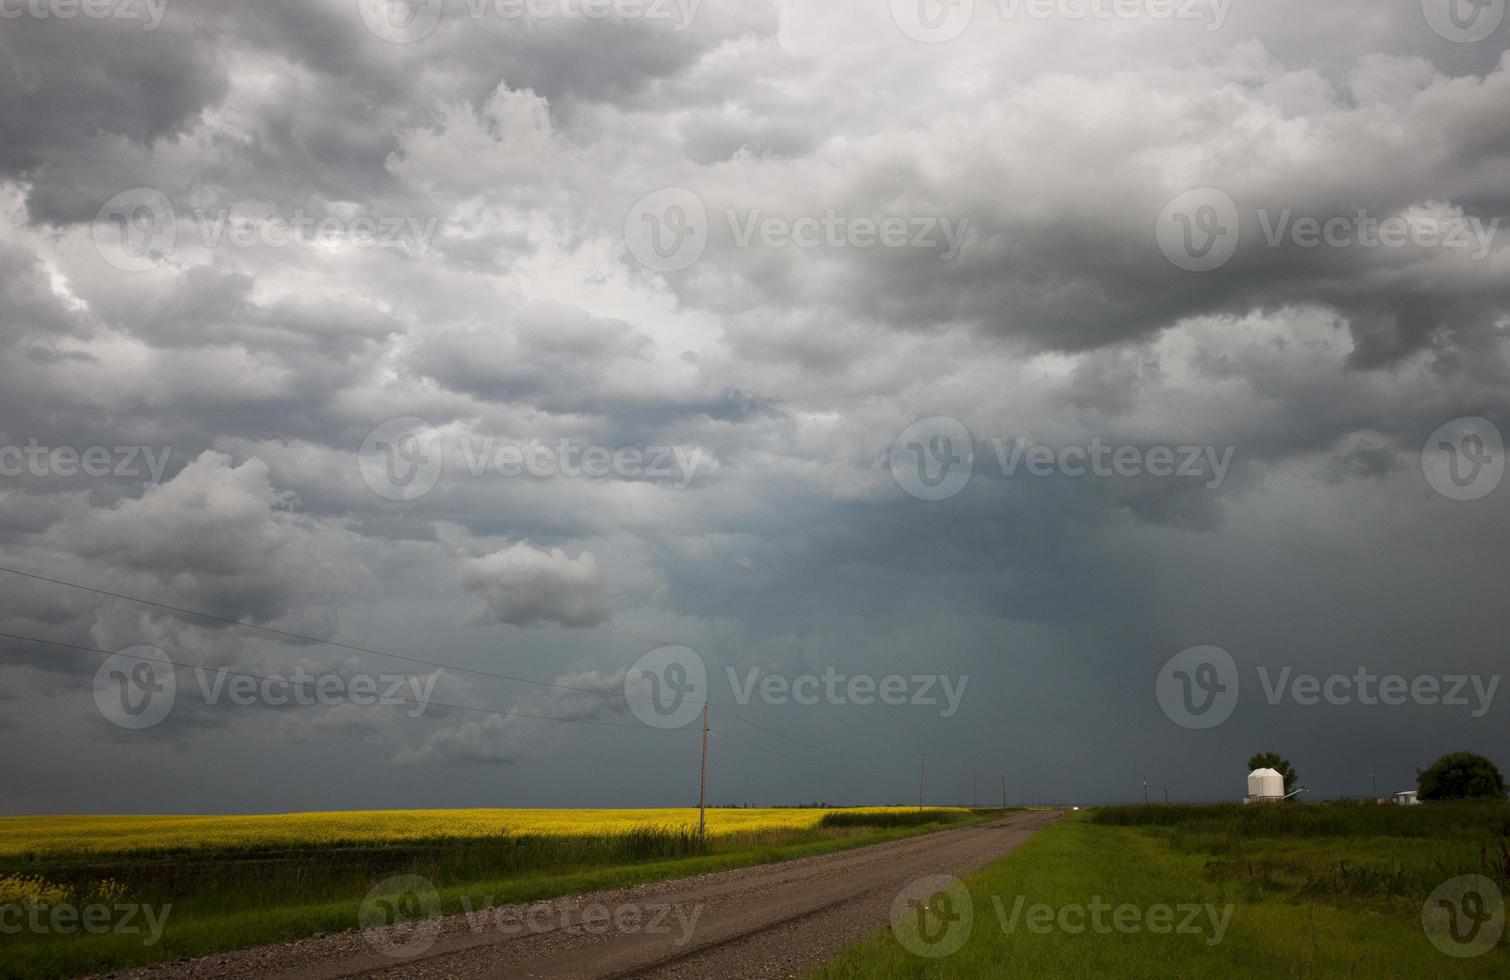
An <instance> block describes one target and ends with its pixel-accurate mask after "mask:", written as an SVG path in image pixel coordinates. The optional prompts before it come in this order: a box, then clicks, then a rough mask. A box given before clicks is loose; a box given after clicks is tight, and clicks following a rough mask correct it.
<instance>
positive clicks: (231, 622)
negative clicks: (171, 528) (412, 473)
mask: <svg viewBox="0 0 1510 980" xmlns="http://www.w3.org/2000/svg"><path fill="white" fill-rule="evenodd" d="M0 572H9V573H10V574H12V575H20V576H21V577H23V578H29V579H35V580H36V581H38V582H49V583H51V584H53V585H63V586H67V587H68V588H70V589H78V590H80V591H82V592H92V593H94V594H95V595H102V596H109V597H110V598H112V599H121V600H124V601H126V602H138V603H141V604H142V605H144V606H155V607H156V608H158V609H166V610H168V611H169V612H176V613H182V614H183V615H185V616H199V617H201V618H203V619H209V620H213V621H215V622H217V623H224V624H226V625H228V626H240V627H243V628H244V629H249V630H258V631H260V632H263V633H270V634H272V635H274V636H281V637H284V638H285V639H290V640H301V641H303V642H305V643H317V644H321V645H323V646H329V647H337V648H339V649H341V650H350V651H352V652H354V653H366V654H370V655H372V656H375V657H389V658H391V659H393V660H403V661H405V662H407V663H412V664H420V665H421V666H424V667H434V668H437V669H439V670H454V671H458V672H460V673H464V674H475V675H477V676H479V677H492V678H494V679H496V680H501V681H513V682H514V683H518V684H533V685H535V686H537V687H551V688H556V689H558V690H563V691H576V692H577V693H579V694H596V695H599V696H606V697H619V696H622V697H626V698H629V697H632V698H635V699H636V700H644V701H649V700H653V699H652V698H648V697H641V696H640V695H632V694H629V693H628V692H627V691H625V692H618V691H602V690H598V689H596V688H591V687H575V686H573V685H571V684H556V683H552V682H550V681H537V680H534V679H533V678H529V677H513V676H510V675H508V674H499V673H496V672H494V671H490V670H480V669H477V668H473V667H461V666H458V665H456V664H448V663H441V662H440V661H437V660H426V659H424V658H423V657H412V656H409V655H407V654H402V653H390V652H388V651H387V650H374V649H372V648H371V647H362V646H357V645H355V644H352V643H341V642H340V641H338V640H330V639H324V638H322V637H318V636H306V635H305V634H303V633H294V632H291V631H289V630H280V629H277V628H275V627H272V626H259V625H258V624H256V623H246V622H242V621H241V620H239V619H230V618H229V617H226V616H217V615H216V614H214V613H207V612H202V611H200V610H198V609H187V608H185V607H183V606H173V605H169V604H168V603H166V602H156V601H154V600H152V599H143V598H141V597H140V596H134V595H125V594H124V593H120V592H109V591H107V590H105V589H96V588H93V587H92V586H88V585H80V584H79V583H77V582H65V581H63V580H62V579H57V578H48V577H47V576H46V575H36V574H33V573H31V572H23V571H20V570H19V569H15V568H6V567H4V566H0Z"/></svg>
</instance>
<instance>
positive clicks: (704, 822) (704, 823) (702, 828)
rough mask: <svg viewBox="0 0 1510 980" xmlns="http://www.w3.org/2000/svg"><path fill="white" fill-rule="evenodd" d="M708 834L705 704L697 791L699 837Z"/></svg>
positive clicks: (704, 707) (706, 716)
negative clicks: (700, 776)
mask: <svg viewBox="0 0 1510 980" xmlns="http://www.w3.org/2000/svg"><path fill="white" fill-rule="evenodd" d="M707 833H708V705H707V702H704V703H703V778H702V784H701V785H700V786H699V788H698V791H697V836H699V837H704V836H706V835H707Z"/></svg>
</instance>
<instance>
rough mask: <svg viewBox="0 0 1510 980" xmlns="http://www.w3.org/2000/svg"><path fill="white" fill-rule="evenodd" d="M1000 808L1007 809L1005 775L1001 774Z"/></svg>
mask: <svg viewBox="0 0 1510 980" xmlns="http://www.w3.org/2000/svg"><path fill="white" fill-rule="evenodd" d="M1001 808H1002V809H1003V810H1005V809H1006V808H1007V774H1006V773H1002V774H1001Z"/></svg>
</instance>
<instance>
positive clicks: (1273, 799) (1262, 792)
mask: <svg viewBox="0 0 1510 980" xmlns="http://www.w3.org/2000/svg"><path fill="white" fill-rule="evenodd" d="M1284 798H1285V777H1283V776H1281V775H1280V774H1279V773H1278V772H1277V771H1276V770H1274V769H1255V770H1253V771H1252V772H1250V773H1248V802H1249V803H1278V802H1279V801H1280V800H1282V799H1284Z"/></svg>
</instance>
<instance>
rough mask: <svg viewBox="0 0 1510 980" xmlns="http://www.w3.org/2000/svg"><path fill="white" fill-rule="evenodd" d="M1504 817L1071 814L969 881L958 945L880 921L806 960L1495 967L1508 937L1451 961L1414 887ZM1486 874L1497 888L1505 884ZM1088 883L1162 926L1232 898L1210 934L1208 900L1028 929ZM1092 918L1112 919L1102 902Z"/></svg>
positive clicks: (1492, 972)
mask: <svg viewBox="0 0 1510 980" xmlns="http://www.w3.org/2000/svg"><path fill="white" fill-rule="evenodd" d="M1433 811H1435V812H1433ZM1507 817H1510V810H1507V809H1506V808H1505V807H1495V806H1489V807H1474V806H1469V807H1431V806H1426V807H1414V808H1405V807H1373V806H1363V805H1348V804H1339V805H1305V806H1302V805H1295V806H1273V807H1128V808H1112V809H1107V810H1102V811H1098V812H1092V813H1081V814H1075V815H1072V816H1070V817H1067V818H1065V819H1064V820H1062V821H1060V822H1059V823H1058V824H1056V825H1054V826H1053V827H1052V828H1050V829H1049V830H1047V831H1045V832H1043V833H1041V834H1039V835H1037V836H1036V837H1034V838H1032V839H1031V840H1029V841H1028V842H1027V843H1026V844H1024V845H1023V846H1022V847H1021V848H1019V849H1018V850H1017V851H1015V852H1014V853H1013V854H1011V855H1009V856H1007V857H1006V858H1005V859H1003V860H1002V861H999V862H997V863H996V864H994V865H992V866H991V867H990V868H988V869H986V870H985V871H983V872H981V873H980V874H977V875H975V876H973V877H971V878H970V879H968V880H967V882H966V884H967V886H968V887H969V889H970V893H971V898H972V907H973V910H974V924H973V928H972V930H971V932H970V938H969V940H968V941H967V942H966V944H965V945H964V946H963V948H961V949H960V950H959V951H958V952H955V953H953V954H952V955H949V956H947V957H944V958H940V959H928V958H924V957H921V956H918V955H915V954H914V953H911V952H908V951H907V950H906V949H904V948H903V947H902V946H901V945H900V944H899V943H898V941H897V939H896V938H895V936H894V935H893V934H892V933H891V931H890V930H887V931H885V932H883V933H881V934H879V935H878V936H876V937H875V938H873V939H872V940H870V941H868V942H866V943H865V944H863V945H861V946H859V947H857V948H856V949H854V950H851V951H850V952H848V953H846V954H844V955H842V956H840V957H838V958H837V959H835V960H834V961H833V962H831V963H829V964H828V965H827V966H826V967H825V968H824V969H822V970H820V971H819V972H818V973H817V974H815V976H816V977H820V978H822V980H841V978H842V980H858V978H878V977H887V978H894V977H900V978H944V977H948V978H956V977H959V978H967V980H968V978H973V977H980V978H998V977H1034V978H1041V977H1116V978H1123V977H1133V978H1136V977H1175V978H1179V977H1232V978H1239V980H1242V978H1254V980H1257V978H1269V977H1276V976H1278V977H1294V978H1309V977H1336V976H1346V977H1390V978H1393V977H1400V978H1404V977H1423V976H1445V975H1451V976H1455V977H1503V976H1510V952H1507V944H1506V941H1505V940H1501V943H1500V946H1499V947H1498V948H1497V949H1495V950H1493V951H1491V952H1489V953H1487V954H1485V955H1483V956H1479V957H1476V958H1473V959H1452V958H1449V957H1447V956H1446V955H1444V954H1443V953H1441V952H1440V951H1438V950H1437V949H1436V947H1435V946H1433V945H1432V944H1431V943H1430V941H1429V940H1428V938H1427V937H1426V935H1425V933H1424V931H1423V929H1422V926H1421V918H1420V916H1421V905H1422V903H1423V902H1424V901H1425V899H1426V897H1427V896H1428V895H1429V894H1430V893H1431V891H1432V889H1433V888H1435V887H1436V886H1437V885H1439V884H1441V883H1442V882H1443V881H1445V880H1446V879H1448V878H1450V877H1454V876H1456V875H1458V874H1462V873H1479V874H1489V875H1491V876H1492V875H1494V874H1495V873H1496V867H1497V866H1496V863H1495V862H1496V861H1497V860H1498V858H1497V857H1496V853H1497V852H1496V850H1495V849H1496V848H1497V847H1498V846H1499V838H1498V831H1499V830H1500V828H1501V827H1502V826H1503V825H1504V821H1505V820H1506V819H1507ZM1498 868H1499V871H1500V872H1501V873H1502V872H1503V866H1502V865H1500V866H1498ZM1500 880H1501V882H1502V889H1503V890H1504V891H1505V893H1506V894H1507V895H1510V882H1506V881H1505V879H1504V878H1503V877H1502V878H1500ZM1019 898H1021V900H1022V903H1023V908H1022V912H1021V913H1020V914H1018V915H1017V917H1016V921H1015V924H1013V923H1012V922H1011V920H1012V918H1013V911H1014V906H1015V905H1016V904H1017V902H1018V900H1019ZM1097 899H1099V900H1100V901H1101V902H1103V903H1105V904H1106V905H1109V906H1119V905H1123V904H1128V905H1131V906H1133V907H1135V908H1136V909H1137V910H1139V912H1140V913H1142V914H1144V915H1146V914H1147V911H1148V910H1149V909H1150V908H1151V907H1153V906H1157V905H1164V906H1170V907H1172V908H1174V909H1176V911H1175V913H1174V919H1173V923H1174V924H1177V925H1178V924H1181V923H1183V922H1184V912H1183V911H1182V910H1180V908H1179V907H1181V906H1203V907H1209V908H1211V909H1214V910H1215V911H1216V915H1217V921H1218V922H1220V920H1221V916H1222V915H1223V910H1225V909H1227V908H1228V907H1230V909H1231V917H1230V920H1228V924H1227V926H1226V928H1225V931H1224V932H1222V933H1221V937H1220V940H1218V939H1217V932H1218V930H1217V928H1216V927H1215V926H1213V925H1212V921H1211V919H1210V918H1209V917H1208V913H1206V912H1205V911H1202V912H1201V913H1200V914H1199V916H1198V917H1197V918H1196V919H1195V920H1193V921H1192V922H1191V925H1192V926H1199V932H1198V933H1196V934H1191V935H1185V934H1180V933H1178V932H1170V933H1167V934H1155V933H1153V932H1152V931H1150V930H1149V929H1147V928H1146V927H1145V928H1141V929H1139V930H1138V931H1136V932H1128V933H1123V932H1119V931H1117V930H1116V929H1115V928H1108V929H1107V931H1105V932H1096V931H1093V930H1090V929H1087V930H1085V931H1084V932H1080V933H1078V934H1077V933H1071V932H1069V931H1066V930H1065V929H1063V928H1060V927H1059V926H1058V925H1053V924H1051V925H1049V926H1048V928H1047V929H1045V930H1043V931H1042V932H1035V931H1034V930H1033V929H1031V928H1029V925H1028V919H1027V911H1028V909H1029V908H1030V907H1031V906H1034V905H1040V904H1041V905H1044V906H1047V907H1049V908H1051V909H1053V910H1055V912H1056V914H1057V912H1058V911H1059V910H1062V909H1064V908H1065V907H1067V906H1080V907H1088V906H1090V905H1091V903H1092V902H1093V901H1095V900H1097ZM1003 918H1005V919H1006V920H1008V921H1007V923H1006V924H1004V923H1003ZM1102 918H1103V923H1104V924H1106V925H1107V926H1109V927H1111V926H1114V925H1115V923H1114V920H1113V917H1112V913H1110V912H1106V913H1103V915H1102ZM1066 921H1067V922H1068V923H1069V925H1071V926H1075V925H1077V924H1078V923H1079V921H1080V920H1079V919H1077V918H1075V917H1074V916H1073V915H1072V916H1071V917H1070V918H1068V919H1067V920H1066ZM1009 926H1010V930H1009V928H1008V927H1009ZM1145 926H1146V920H1145Z"/></svg>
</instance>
